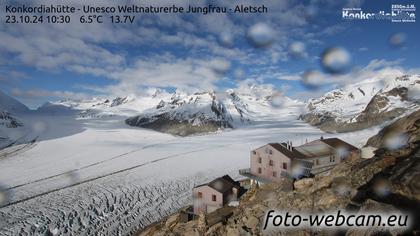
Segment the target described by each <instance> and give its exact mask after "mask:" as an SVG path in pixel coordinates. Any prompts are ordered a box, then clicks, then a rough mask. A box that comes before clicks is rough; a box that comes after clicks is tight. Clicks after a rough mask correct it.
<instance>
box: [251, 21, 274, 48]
mask: <svg viewBox="0 0 420 236" xmlns="http://www.w3.org/2000/svg"><path fill="white" fill-rule="evenodd" d="M247 37H248V40H249V42H250V43H251V44H252V45H253V46H254V47H256V48H267V47H270V46H271V45H272V44H273V42H274V31H273V29H272V28H271V27H270V26H269V25H267V24H265V23H257V24H255V25H253V26H251V27H250V28H249V30H248V33H247Z"/></svg>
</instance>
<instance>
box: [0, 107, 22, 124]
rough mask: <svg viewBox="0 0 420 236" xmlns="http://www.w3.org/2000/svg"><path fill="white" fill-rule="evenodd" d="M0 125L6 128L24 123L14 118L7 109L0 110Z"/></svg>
mask: <svg viewBox="0 0 420 236" xmlns="http://www.w3.org/2000/svg"><path fill="white" fill-rule="evenodd" d="M0 126H4V127H6V128H17V127H21V126H23V123H22V122H20V121H19V120H18V119H16V118H14V117H13V116H12V114H10V113H9V112H6V111H2V112H0Z"/></svg>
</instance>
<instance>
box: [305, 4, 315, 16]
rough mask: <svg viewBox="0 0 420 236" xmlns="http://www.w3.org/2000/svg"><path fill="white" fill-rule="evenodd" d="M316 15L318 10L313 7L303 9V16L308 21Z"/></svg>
mask: <svg viewBox="0 0 420 236" xmlns="http://www.w3.org/2000/svg"><path fill="white" fill-rule="evenodd" d="M317 14H318V8H317V7H316V6H314V5H309V6H307V7H305V16H306V17H307V18H308V19H312V18H314V17H315V16H316V15H317Z"/></svg>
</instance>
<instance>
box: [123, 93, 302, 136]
mask: <svg viewBox="0 0 420 236" xmlns="http://www.w3.org/2000/svg"><path fill="white" fill-rule="evenodd" d="M273 94H274V91H273V90H270V89H263V88H261V86H250V88H249V89H247V90H246V91H243V90H237V91H235V90H232V89H230V90H227V91H225V92H214V91H206V92H200V93H194V94H185V93H175V94H173V95H172V96H171V98H170V99H169V100H167V101H165V100H161V101H160V102H159V103H158V104H157V106H156V107H154V108H151V109H148V110H145V111H144V112H143V113H142V114H139V115H137V116H134V117H130V118H128V119H127V120H126V123H127V124H128V125H131V126H138V127H143V128H150V129H154V130H157V131H160V132H165V133H170V134H174V135H180V136H187V135H191V134H200V133H208V132H215V131H218V130H222V129H226V128H237V127H240V126H244V125H248V124H250V123H252V122H253V121H255V120H260V119H262V118H263V117H266V116H273V115H276V110H277V108H275V107H273V106H272V104H271V102H272V100H273ZM282 99H283V101H282V102H283V103H285V104H286V103H287V105H298V104H299V103H298V102H297V101H294V100H292V99H290V98H287V97H282Z"/></svg>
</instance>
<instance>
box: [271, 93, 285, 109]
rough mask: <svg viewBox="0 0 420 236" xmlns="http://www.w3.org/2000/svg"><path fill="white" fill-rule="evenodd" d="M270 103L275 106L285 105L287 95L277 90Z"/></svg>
mask: <svg viewBox="0 0 420 236" xmlns="http://www.w3.org/2000/svg"><path fill="white" fill-rule="evenodd" d="M270 104H271V106H273V107H275V108H281V107H284V105H285V97H284V95H283V94H282V93H280V92H275V93H274V94H273V95H272V96H271V100H270Z"/></svg>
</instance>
